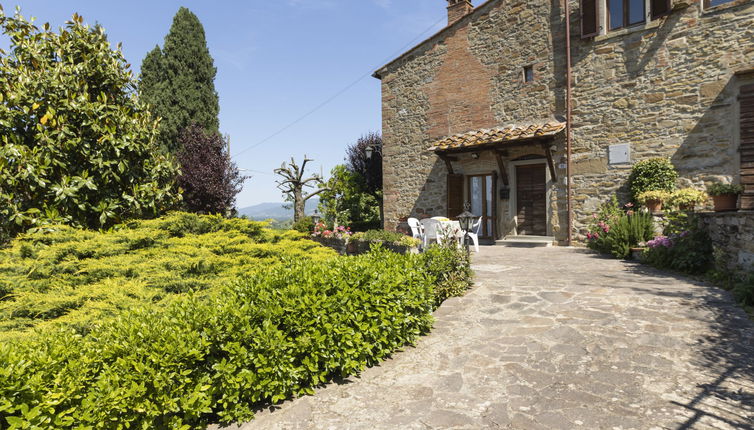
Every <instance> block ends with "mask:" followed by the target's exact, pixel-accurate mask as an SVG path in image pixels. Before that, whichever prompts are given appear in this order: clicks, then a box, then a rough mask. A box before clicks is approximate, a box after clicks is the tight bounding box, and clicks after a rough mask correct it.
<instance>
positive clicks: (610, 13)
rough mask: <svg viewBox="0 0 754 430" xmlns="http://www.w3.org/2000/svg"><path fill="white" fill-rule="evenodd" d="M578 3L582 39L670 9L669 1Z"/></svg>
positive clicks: (584, 0)
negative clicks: (579, 5)
mask: <svg viewBox="0 0 754 430" xmlns="http://www.w3.org/2000/svg"><path fill="white" fill-rule="evenodd" d="M704 1H709V2H725V1H732V0H704ZM580 3H581V36H582V37H594V36H597V35H600V34H606V33H608V32H609V31H611V30H618V29H621V28H625V27H630V26H633V25H637V24H642V23H644V22H647V21H649V20H655V19H658V18H660V17H662V16H665V15H668V14H669V13H670V12H671V9H672V8H671V0H580Z"/></svg>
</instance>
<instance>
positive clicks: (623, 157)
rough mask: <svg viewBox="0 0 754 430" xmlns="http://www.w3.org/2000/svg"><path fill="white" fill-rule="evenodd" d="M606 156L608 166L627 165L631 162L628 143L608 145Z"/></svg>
mask: <svg viewBox="0 0 754 430" xmlns="http://www.w3.org/2000/svg"><path fill="white" fill-rule="evenodd" d="M607 155H608V160H609V162H610V164H628V163H630V162H631V145H630V144H628V143H622V144H620V145H610V148H609V149H608V154H607Z"/></svg>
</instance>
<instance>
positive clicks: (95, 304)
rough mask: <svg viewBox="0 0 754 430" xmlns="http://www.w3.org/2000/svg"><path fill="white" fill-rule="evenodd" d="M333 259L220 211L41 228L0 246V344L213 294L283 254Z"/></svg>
mask: <svg viewBox="0 0 754 430" xmlns="http://www.w3.org/2000/svg"><path fill="white" fill-rule="evenodd" d="M335 255H336V254H335V253H334V252H333V251H331V250H329V249H326V248H323V247H320V246H319V245H317V244H316V243H314V242H312V241H310V240H306V235H303V234H299V233H296V232H292V231H273V230H269V229H266V228H265V223H263V222H255V221H248V220H244V219H238V218H236V219H230V220H228V219H224V218H223V217H221V216H199V215H194V214H187V213H174V214H171V215H169V216H167V217H164V218H161V219H155V220H149V221H135V222H131V223H128V224H127V225H124V226H121V227H119V228H117V229H114V230H112V231H109V232H102V233H98V232H92V231H85V230H79V229H75V228H71V227H63V226H60V227H49V228H45V229H43V230H41V231H39V232H36V233H32V234H26V235H21V236H19V237H18V238H17V239H16V240H14V241H13V242H12V243H11V246H10V247H9V248H7V249H5V250H0V297H6V299H5V300H2V299H0V340H7V339H11V338H24V337H28V336H29V333H30V330H31V329H40V330H48V329H50V328H55V327H59V326H69V327H73V328H75V329H76V330H78V331H79V332H80V333H86V332H88V331H89V330H91V328H92V327H93V326H95V325H96V324H97V323H99V322H100V321H101V320H103V319H106V318H108V317H111V316H115V315H118V314H119V313H120V312H122V311H123V310H124V309H133V308H138V307H141V306H144V305H150V304H156V305H158V306H163V305H165V304H167V303H169V302H171V301H172V300H174V299H175V296H177V295H182V294H186V293H190V292H201V295H206V294H210V293H212V291H213V290H214V289H216V288H217V287H219V286H220V285H222V284H224V283H227V282H229V281H230V280H232V279H235V278H237V277H239V276H246V275H249V274H252V273H254V272H257V271H259V270H260V269H261V268H264V267H269V266H275V265H277V264H279V263H280V262H281V260H284V259H288V258H290V259H297V260H303V261H309V260H312V259H327V258H331V257H334V256H335ZM8 295H9V297H8Z"/></svg>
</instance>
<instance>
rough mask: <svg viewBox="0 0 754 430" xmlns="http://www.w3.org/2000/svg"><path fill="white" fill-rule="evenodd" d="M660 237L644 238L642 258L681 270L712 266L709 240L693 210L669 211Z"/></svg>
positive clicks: (710, 241)
mask: <svg viewBox="0 0 754 430" xmlns="http://www.w3.org/2000/svg"><path fill="white" fill-rule="evenodd" d="M667 218H668V222H667V225H666V226H665V229H664V231H663V235H662V236H658V237H656V238H654V239H652V240H650V241H647V247H648V249H647V250H646V251H645V252H644V261H646V262H647V263H649V264H651V265H653V266H655V267H659V268H663V269H671V270H677V271H679V272H685V273H692V274H697V273H704V272H705V271H707V269H709V268H710V267H711V265H712V240H711V239H710V237H709V235H708V234H707V231H706V230H705V229H704V228H702V226H701V225H700V223H699V219H698V217H697V216H696V215H694V214H693V213H686V212H671V213H669V214H667Z"/></svg>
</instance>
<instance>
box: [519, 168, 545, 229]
mask: <svg viewBox="0 0 754 430" xmlns="http://www.w3.org/2000/svg"><path fill="white" fill-rule="evenodd" d="M545 167H546V166H545V164H525V165H521V166H516V218H517V221H518V223H517V231H518V234H526V235H536V236H546V235H547V184H546V181H547V179H546V172H545Z"/></svg>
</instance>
